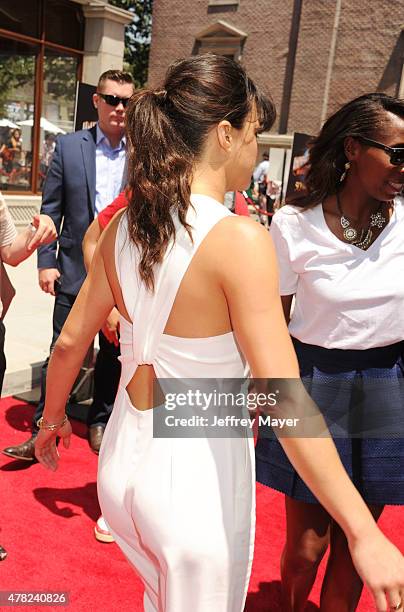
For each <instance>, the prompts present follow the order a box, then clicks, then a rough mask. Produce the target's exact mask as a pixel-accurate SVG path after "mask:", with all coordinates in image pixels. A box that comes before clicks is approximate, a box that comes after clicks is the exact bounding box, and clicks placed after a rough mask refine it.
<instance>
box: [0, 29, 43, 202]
mask: <svg viewBox="0 0 404 612" xmlns="http://www.w3.org/2000/svg"><path fill="white" fill-rule="evenodd" d="M37 53H38V47H35V46H34V45H28V44H26V43H21V42H17V41H14V40H13V41H6V40H5V39H0V189H2V190H4V191H5V190H8V191H26V190H28V189H30V186H31V171H32V153H33V151H32V125H33V123H32V117H33V116H34V109H35V95H34V83H35V61H36V56H37ZM27 122H28V123H27ZM29 122H31V123H29Z"/></svg>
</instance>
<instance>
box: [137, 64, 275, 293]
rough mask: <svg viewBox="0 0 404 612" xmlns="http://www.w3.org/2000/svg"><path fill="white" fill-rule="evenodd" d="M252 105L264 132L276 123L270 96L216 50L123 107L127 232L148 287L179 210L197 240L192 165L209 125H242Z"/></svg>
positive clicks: (175, 67) (172, 72)
mask: <svg viewBox="0 0 404 612" xmlns="http://www.w3.org/2000/svg"><path fill="white" fill-rule="evenodd" d="M254 107H255V108H256V109H257V113H258V119H259V123H260V127H261V129H262V130H267V129H269V128H270V127H271V126H272V125H273V122H274V120H275V107H274V105H273V103H272V101H271V100H269V99H268V98H266V97H265V96H263V95H262V94H261V93H260V92H259V91H258V90H257V88H256V86H255V85H254V83H253V82H252V81H251V80H250V79H249V78H248V77H247V75H246V74H245V72H244V70H243V68H242V67H241V66H240V64H237V63H236V62H234V61H232V60H230V59H228V58H226V57H223V56H220V55H211V54H206V55H200V56H195V57H192V58H190V59H186V60H181V61H178V62H175V63H174V64H172V65H171V66H170V68H169V69H168V72H167V74H166V78H165V81H164V85H163V88H162V89H154V90H153V89H145V90H142V91H139V92H136V93H135V94H134V96H133V97H132V98H131V100H130V102H129V105H128V109H127V111H126V126H127V138H128V157H129V166H128V193H130V197H129V206H128V211H127V215H128V229H129V236H130V239H131V240H132V241H133V242H134V243H135V244H136V245H137V247H138V249H139V251H140V254H141V258H140V265H139V273H140V277H141V279H142V280H143V281H144V282H145V284H146V285H147V287H148V288H149V289H153V287H154V275H153V267H154V266H155V265H156V264H158V263H159V262H161V260H162V258H163V256H164V253H165V251H166V249H167V246H168V244H169V243H170V241H172V240H173V239H174V240H175V227H174V222H173V214H174V213H175V214H177V215H178V218H179V220H180V222H181V224H182V225H183V226H184V227H185V228H186V229H187V231H188V233H189V234H190V236H191V238H192V234H191V227H190V226H189V225H188V224H187V222H186V213H187V210H188V206H189V204H190V194H191V190H190V185H191V180H192V170H193V166H194V162H195V160H196V159H197V158H198V155H199V154H200V153H201V151H202V147H203V144H204V142H205V139H206V137H207V134H208V132H209V130H210V129H211V128H212V127H214V126H215V125H217V124H218V123H219V122H220V121H222V120H224V119H227V120H228V121H229V122H230V123H231V125H232V126H233V127H234V128H236V129H240V128H242V127H243V125H244V122H245V121H246V119H247V117H248V116H249V114H250V113H251V111H252V109H253V108H254Z"/></svg>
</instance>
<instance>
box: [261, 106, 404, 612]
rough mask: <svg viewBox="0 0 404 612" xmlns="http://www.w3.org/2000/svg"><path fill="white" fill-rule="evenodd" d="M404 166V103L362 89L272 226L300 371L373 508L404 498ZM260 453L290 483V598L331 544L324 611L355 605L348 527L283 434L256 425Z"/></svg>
mask: <svg viewBox="0 0 404 612" xmlns="http://www.w3.org/2000/svg"><path fill="white" fill-rule="evenodd" d="M403 169H404V102H403V101H402V100H398V99H395V98H392V97H389V96H387V95H384V94H368V95H364V96H361V97H360V98H357V99H355V100H352V101H351V102H349V103H348V104H346V105H345V106H344V107H342V108H341V109H340V110H339V111H338V112H337V113H335V114H334V115H333V116H332V117H330V118H329V119H328V121H327V122H326V123H325V125H324V126H323V128H322V130H321V132H320V134H319V136H318V137H317V139H316V140H315V141H314V142H313V146H312V148H311V151H310V171H309V173H308V176H307V181H306V186H307V192H306V193H305V194H304V196H303V197H302V198H301V199H300V200H299V201H295V202H294V203H293V205H287V206H284V207H283V208H282V209H281V210H280V211H279V212H278V213H277V214H276V215H275V217H274V220H273V224H272V227H271V234H272V237H273V240H274V242H275V247H276V251H277V256H278V260H279V268H280V290H281V295H282V302H283V307H284V312H285V317H286V319H287V321H290V322H289V332H290V334H291V336H292V339H293V342H294V346H295V349H296V352H297V356H298V360H299V366H300V372H301V375H302V377H303V378H304V379H305V380H306V381H307V385H308V389H309V391H310V394H311V396H312V397H313V399H314V400H315V401H316V403H317V405H318V406H319V407H320V409H321V410H322V412H323V414H324V415H325V417H326V420H327V422H328V426H329V428H330V431H331V433H332V435H333V437H334V441H335V443H336V446H337V448H338V451H339V454H340V457H341V460H342V462H343V464H344V466H345V468H346V470H347V472H348V473H349V474H350V476H351V478H352V480H353V482H354V483H355V485H356V487H357V488H358V489H359V491H360V492H361V494H362V496H363V498H364V499H365V501H366V502H367V504H368V506H369V508H370V510H371V512H372V514H373V516H374V517H375V518H376V519H378V518H379V517H380V515H381V513H382V511H383V507H384V505H386V504H400V505H402V504H404V441H403V439H402V438H404V394H403V384H404V379H403V376H404V374H403V372H404V364H403V359H402V353H403V338H404V282H403V278H404V199H403V198H402V196H401V192H402V188H403V183H404V170H403ZM293 297H295V303H294V308H293V312H291V310H292V308H291V307H292V300H293ZM256 457H257V478H258V480H259V481H260V482H261V483H263V484H265V485H267V486H270V487H273V488H275V489H278V490H280V491H282V492H284V493H285V494H286V516H287V525H288V527H287V541H286V545H285V549H284V552H283V556H282V583H283V593H284V599H285V604H284V608H283V609H284V610H285V612H286V611H287V610H291V611H292V610H293V612H297V611H300V610H303V608H304V606H305V602H306V600H307V597H308V595H309V593H310V590H311V587H312V585H313V583H314V580H315V577H316V572H317V568H318V565H319V563H320V561H321V559H322V557H323V555H324V553H325V551H326V549H327V547H328V545H329V544H330V557H329V561H328V566H327V572H326V575H325V579H324V583H323V588H322V594H321V610H322V611H327V612H328V611H330V612H331V611H334V610H338V612H348V611H350V610H354V609H356V607H357V604H358V601H359V598H360V594H361V589H362V583H361V581H360V578H359V576H358V575H357V573H356V571H355V569H354V567H353V564H352V560H351V557H350V554H349V549H348V545H347V542H346V539H345V536H344V534H343V533H342V531H341V530H340V528H339V527H338V526H337V525H336V524H335V522H334V521H333V520H332V518H330V515H329V514H328V512H327V511H326V510H325V509H324V508H323V507H322V506H321V505H320V504H319V502H318V501H317V499H316V498H315V497H314V495H313V494H312V493H311V492H310V491H309V489H308V488H307V487H306V485H305V484H304V483H303V481H302V480H301V479H300V477H299V476H298V474H297V473H296V471H295V470H294V469H293V467H292V465H291V464H290V462H289V461H288V459H287V457H286V455H285V453H284V452H283V450H282V448H281V446H280V445H279V443H278V442H277V441H276V440H273V439H269V438H268V439H264V438H261V439H260V440H259V442H258V445H257V448H256ZM319 460H321V457H320V458H319ZM391 609H394V610H395V609H400V608H397V607H394V606H393V607H391Z"/></svg>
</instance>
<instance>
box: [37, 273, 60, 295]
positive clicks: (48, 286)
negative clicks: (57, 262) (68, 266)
mask: <svg viewBox="0 0 404 612" xmlns="http://www.w3.org/2000/svg"><path fill="white" fill-rule="evenodd" d="M58 278H60V272H59V270H58V269H57V268H41V269H40V270H39V271H38V281H39V286H40V288H41V289H42V291H44V292H45V293H50V294H51V295H55V280H57V279H58Z"/></svg>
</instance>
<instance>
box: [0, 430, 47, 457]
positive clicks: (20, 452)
mask: <svg viewBox="0 0 404 612" xmlns="http://www.w3.org/2000/svg"><path fill="white" fill-rule="evenodd" d="M37 435H38V434H37V432H33V434H32V436H31V437H30V438H29V440H26V441H25V442H23V443H22V444H18V445H17V446H8V447H7V448H5V449H4V450H2V451H1V452H2V453H3V455H7V457H12V458H13V459H22V461H36V457H35V440H36V437H37Z"/></svg>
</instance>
